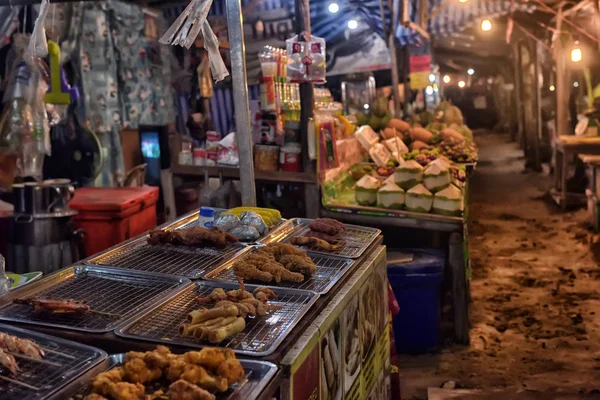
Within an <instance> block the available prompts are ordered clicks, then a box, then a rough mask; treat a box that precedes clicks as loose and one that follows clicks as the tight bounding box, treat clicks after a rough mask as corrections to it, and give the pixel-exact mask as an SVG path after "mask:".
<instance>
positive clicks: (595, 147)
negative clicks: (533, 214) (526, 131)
mask: <svg viewBox="0 0 600 400" xmlns="http://www.w3.org/2000/svg"><path fill="white" fill-rule="evenodd" d="M582 153H585V154H586V155H600V137H580V136H567V135H561V136H559V137H558V139H557V141H556V145H555V146H554V156H555V160H556V172H555V174H554V175H555V186H554V189H553V190H552V197H553V199H554V201H555V202H556V203H557V204H558V205H559V206H560V207H561V208H562V209H563V210H565V209H566V208H567V207H569V206H572V205H580V204H585V194H580V193H572V192H568V191H567V177H568V168H569V161H570V160H571V159H572V158H573V156H576V155H578V154H582Z"/></svg>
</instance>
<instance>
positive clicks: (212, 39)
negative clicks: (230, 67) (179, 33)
mask: <svg viewBox="0 0 600 400" xmlns="http://www.w3.org/2000/svg"><path fill="white" fill-rule="evenodd" d="M202 35H203V36H204V48H205V49H206V51H207V52H208V58H209V59H210V70H211V72H212V75H213V78H214V80H215V81H217V82H219V81H222V80H223V79H225V78H226V77H227V76H229V71H227V67H226V66H225V63H224V62H223V58H222V57H221V52H220V51H219V40H218V39H217V36H216V35H215V33H214V32H213V30H212V28H211V27H210V24H209V23H208V21H204V26H203V27H202Z"/></svg>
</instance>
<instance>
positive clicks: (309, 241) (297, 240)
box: [290, 236, 342, 251]
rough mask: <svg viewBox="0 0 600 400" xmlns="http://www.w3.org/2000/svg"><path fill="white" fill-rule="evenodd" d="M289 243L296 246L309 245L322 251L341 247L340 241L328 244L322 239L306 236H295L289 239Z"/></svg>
mask: <svg viewBox="0 0 600 400" xmlns="http://www.w3.org/2000/svg"><path fill="white" fill-rule="evenodd" d="M290 243H292V244H295V245H296V246H309V247H314V248H317V249H319V250H324V251H336V250H339V249H340V248H342V244H341V243H337V244H330V243H328V242H326V241H325V240H323V239H319V238H316V237H308V236H296V237H293V238H292V239H291V240H290Z"/></svg>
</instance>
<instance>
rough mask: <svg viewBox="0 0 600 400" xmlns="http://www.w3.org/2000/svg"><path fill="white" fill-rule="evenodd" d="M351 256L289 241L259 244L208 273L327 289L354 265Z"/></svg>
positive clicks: (231, 279)
mask: <svg viewBox="0 0 600 400" xmlns="http://www.w3.org/2000/svg"><path fill="white" fill-rule="evenodd" d="M354 262H355V261H354V260H353V259H350V258H343V257H334V256H325V255H321V254H314V253H312V252H311V253H307V252H306V251H305V250H303V249H301V248H298V247H296V246H293V245H291V244H287V243H269V244H267V245H265V246H260V247H257V248H255V249H253V250H252V251H250V252H248V253H247V254H245V255H243V256H241V257H239V258H237V259H236V260H234V261H233V262H231V263H228V264H225V265H223V266H221V267H220V268H217V269H215V270H214V271H213V272H211V273H210V274H207V275H206V276H205V278H206V279H208V280H217V281H225V282H235V281H236V280H237V279H238V278H241V279H243V280H245V281H248V282H252V283H257V284H258V283H261V284H265V285H271V286H277V287H286V288H293V289H300V290H308V291H312V292H317V293H319V294H325V293H327V292H328V291H329V290H330V289H331V288H332V287H333V286H334V285H335V284H336V283H337V282H338V281H339V280H340V279H341V278H342V277H343V276H344V275H345V274H346V273H347V272H348V271H349V270H350V269H351V268H352V266H353V265H354Z"/></svg>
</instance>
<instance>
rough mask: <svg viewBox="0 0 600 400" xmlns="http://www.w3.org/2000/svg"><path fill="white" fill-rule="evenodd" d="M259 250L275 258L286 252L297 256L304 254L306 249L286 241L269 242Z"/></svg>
mask: <svg viewBox="0 0 600 400" xmlns="http://www.w3.org/2000/svg"><path fill="white" fill-rule="evenodd" d="M259 252H265V253H267V254H271V255H272V256H274V257H275V258H276V259H279V257H280V256H283V255H286V254H295V255H297V256H306V251H304V250H302V249H299V248H297V247H294V246H292V245H291V244H287V243H269V244H268V245H266V246H265V247H262V248H261V249H260V250H259Z"/></svg>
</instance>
